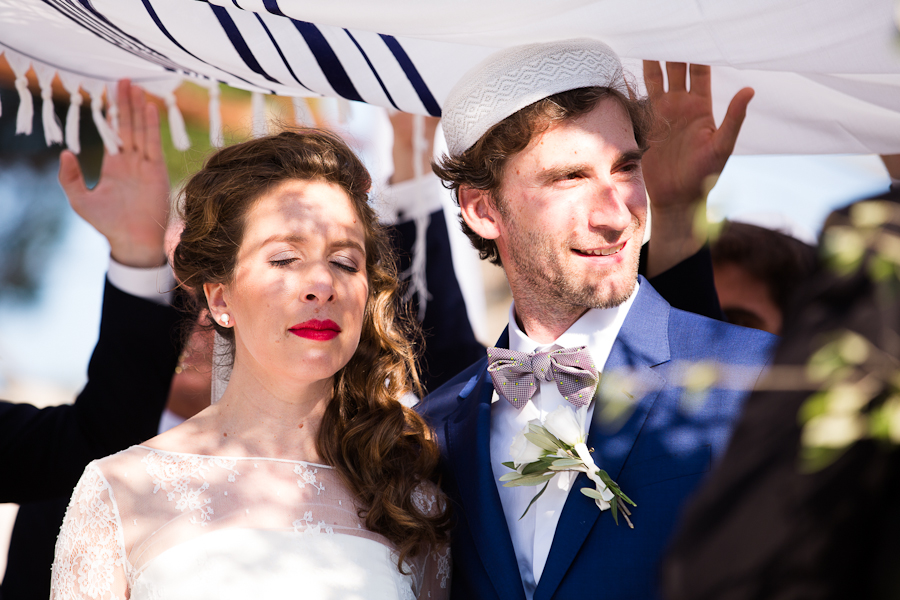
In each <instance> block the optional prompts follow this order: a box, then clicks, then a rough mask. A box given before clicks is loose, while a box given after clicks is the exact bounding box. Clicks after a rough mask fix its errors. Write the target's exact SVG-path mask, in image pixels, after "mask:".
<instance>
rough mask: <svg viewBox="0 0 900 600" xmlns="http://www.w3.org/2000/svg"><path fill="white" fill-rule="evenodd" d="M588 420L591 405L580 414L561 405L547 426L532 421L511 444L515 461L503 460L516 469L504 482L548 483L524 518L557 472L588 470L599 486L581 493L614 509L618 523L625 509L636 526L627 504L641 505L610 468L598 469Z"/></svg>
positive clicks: (614, 515)
mask: <svg viewBox="0 0 900 600" xmlns="http://www.w3.org/2000/svg"><path fill="white" fill-rule="evenodd" d="M586 419H587V406H582V407H581V408H579V409H578V412H577V413H576V412H575V411H573V410H572V408H571V407H569V406H560V407H559V408H557V409H556V410H554V411H553V412H552V413H550V414H549V415H547V418H546V420H545V421H544V424H543V425H542V424H541V423H540V421H538V420H536V419H535V420H533V421H531V422H529V423H528V425H527V427H526V428H525V430H524V431H522V433H520V434H519V435H517V436H516V438H515V439H514V440H513V442H512V444H511V445H510V447H509V451H510V454H511V455H512V460H511V461H509V462H505V463H503V465H504V466H505V467H509V468H510V469H513V472H512V473H507V474H506V475H503V476H502V477H500V481H503V482H504V484H503V485H504V486H506V487H514V486H520V485H540V484H542V483H543V484H544V487H542V488H541V491H539V492H538V493H537V494H536V495H535V496H534V498H532V499H531V502H529V503H528V506H527V507H526V508H525V512H523V513H522V517H524V516H525V514H526V513H528V510H529V509H530V508H531V505H532V504H534V502H535V500H537V499H538V498H540V497H541V494H543V493H544V490H546V489H547V485H548V484H549V482H550V479H552V478H553V476H554V475H556V473H557V472H559V471H580V472H583V473H586V474H587V476H588V477H590V479H591V481H593V482H594V486H595V487H594V488H593V489H592V488H589V487H586V488H581V493H582V494H584V495H585V496H587V497H589V498H593V499H594V502H596V504H597V507H598V508H599V509H600V510H607V509H611V510H612V516H613V520H614V521H615V522H616V525H618V524H619V511H621V512H622V516H623V517H624V518H625V521H626V522H627V523H628V526H629V527H631V528H632V529H634V525H633V524H632V523H631V520H630V519H629V518H628V517H629V516H630V515H631V511H630V510H629V509H628V507H627V504H630V505H632V506H637V504H635V503H634V502H633V501H632V500H631V498H629V497H628V496H626V495H625V494H624V493H623V492H622V490H621V489H619V486H618V485H616V482H615V481H613V480H612V478H611V477H610V476H609V475H608V474H607V473H606V471H604V470H603V469H599V468H597V465H596V464H595V463H594V458H593V457H592V456H591V453H590V451H589V450H588V447H587V445H586V444H585V420H586ZM522 517H519V518H520V519H521V518H522Z"/></svg>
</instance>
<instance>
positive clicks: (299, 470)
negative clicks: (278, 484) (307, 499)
mask: <svg viewBox="0 0 900 600" xmlns="http://www.w3.org/2000/svg"><path fill="white" fill-rule="evenodd" d="M318 472H319V470H318V469H311V468H310V467H309V465H308V464H307V463H304V462H302V463H300V464H298V465H294V473H296V474H297V475H299V476H300V479H298V480H297V485H298V486H300V487H302V488H305V487H306V486H308V485H311V486H312V487H314V488H316V490H318V491H317V492H316V495H317V496H318V495H319V494H321V493H322V492H324V491H325V484H324V483H321V482H319V481H317V480H316V473H318Z"/></svg>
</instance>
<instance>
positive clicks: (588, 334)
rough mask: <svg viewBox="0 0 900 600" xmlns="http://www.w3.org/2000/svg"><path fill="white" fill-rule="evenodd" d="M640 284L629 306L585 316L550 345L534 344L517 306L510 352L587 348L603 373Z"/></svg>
mask: <svg viewBox="0 0 900 600" xmlns="http://www.w3.org/2000/svg"><path fill="white" fill-rule="evenodd" d="M639 285H640V284H639V283H637V282H636V283H635V285H634V290H633V291H632V292H631V295H630V296H629V297H628V299H627V300H625V302H623V303H622V304H620V305H618V306H614V307H613V308H592V309H590V310H588V311H587V312H586V313H584V314H583V315H582V316H581V318H579V319H578V320H577V321H575V322H574V323H572V325H571V327H569V328H568V329H567V330H566V331H565V332H563V334H562V335H560V336H559V337H558V338H556V339H555V340H554V341H553V342H551V343H549V344H539V343H537V342H535V341H534V340H532V339H531V338H530V337H528V335H527V334H526V333H525V332H524V331H522V329H520V328H519V325H518V323H517V322H516V305H515V302H513V304H512V305H510V307H509V349H510V350H515V351H517V352H526V353H531V352H536V351H545V350H550V349H556V348H574V347H578V346H585V347H587V349H588V350H589V351H590V353H591V357H592V358H593V359H594V364H596V365H597V366H598V368H599V369H602V368H603V365H604V364H606V359H607V358H609V353H610V352H611V351H612V346H613V343H614V342H615V341H616V336H618V335H619V330H620V329H621V328H622V323H623V322H624V321H625V317H626V316H627V315H628V311H629V310H630V309H631V305H632V304H634V298H635V296H637V293H638V287H639Z"/></svg>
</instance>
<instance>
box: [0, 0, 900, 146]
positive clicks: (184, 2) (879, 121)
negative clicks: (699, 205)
mask: <svg viewBox="0 0 900 600" xmlns="http://www.w3.org/2000/svg"><path fill="white" fill-rule="evenodd" d="M898 21H900V2H897V1H896V0H815V1H810V0H629V1H628V2H622V1H617V0H543V1H541V2H536V1H534V0H488V1H486V0H454V1H453V2H436V1H434V0H422V1H420V2H409V1H408V0H377V1H373V0H329V1H328V2H310V1H309V0H206V1H204V0H0V49H2V50H3V51H4V53H5V56H6V58H7V60H8V61H9V62H10V64H11V65H12V67H13V69H14V70H15V71H16V73H17V75H24V72H25V71H27V69H28V67H29V66H30V65H33V66H34V67H35V69H36V71H37V73H38V76H39V79H41V81H42V84H43V82H44V81H47V82H48V83H47V84H46V86H45V85H42V88H44V87H48V86H49V80H50V79H52V75H53V73H54V72H57V73H59V74H60V75H61V77H62V78H63V82H64V84H65V85H66V88H67V89H68V90H70V91H72V92H74V91H76V90H77V88H78V86H80V87H81V88H82V89H84V90H85V91H88V92H89V93H90V94H91V96H92V97H93V98H95V99H99V97H100V92H101V91H102V88H103V85H104V84H108V83H109V82H112V81H115V80H116V79H119V78H121V77H130V78H131V79H132V80H134V81H136V82H138V83H140V84H142V85H144V86H145V87H147V88H148V89H149V90H150V91H152V92H155V93H158V94H160V95H162V96H163V97H164V98H167V100H168V102H169V117H170V120H174V121H175V127H173V131H174V132H175V134H176V136H177V137H178V138H179V139H176V143H177V145H181V146H183V145H184V144H185V143H186V136H182V134H181V133H180V131H179V127H178V120H179V119H180V115H179V114H178V111H177V107H176V106H175V105H174V97H173V96H172V95H171V92H172V90H173V89H174V88H175V86H177V85H178V84H179V83H180V82H181V81H182V80H183V79H190V80H193V81H196V82H198V83H201V84H204V85H209V86H212V85H213V84H215V83H216V82H222V83H226V84H228V85H231V86H234V87H238V88H243V89H247V90H251V91H256V92H262V93H272V94H279V95H289V96H315V95H323V96H335V97H341V98H345V99H348V100H357V101H363V102H368V103H371V104H375V105H379V106H384V107H392V108H396V109H399V110H403V111H407V112H412V113H418V114H431V115H439V114H440V106H441V102H442V101H443V99H444V98H445V96H446V95H447V93H448V92H449V90H450V88H451V87H452V86H453V85H454V83H456V81H457V80H458V79H459V77H460V76H461V75H462V74H464V73H465V72H466V71H467V70H468V69H469V68H471V67H472V66H473V65H475V64H476V63H477V62H479V61H480V60H482V59H483V58H485V57H486V56H488V55H489V54H491V53H492V52H494V51H496V50H497V49H498V48H500V47H506V46H510V45H516V44H522V43H530V42H535V41H546V40H552V39H566V38H574V37H594V38H597V39H601V40H603V41H605V42H606V43H608V44H610V45H611V46H612V47H613V48H614V49H615V50H616V51H617V52H619V53H620V55H622V57H623V58H624V59H625V60H626V65H627V66H628V67H629V69H630V70H631V72H632V73H633V74H634V76H635V79H636V80H637V81H639V80H640V72H641V64H640V59H653V60H667V61H682V62H692V63H700V64H709V65H712V66H713V94H714V111H715V113H716V115H717V118H719V119H721V118H722V116H723V115H724V113H725V109H726V107H727V105H728V101H729V100H730V99H731V96H732V95H733V94H734V92H736V91H737V90H738V89H740V88H742V87H744V86H752V87H754V88H755V89H756V97H755V98H754V100H753V101H752V102H751V104H750V109H749V113H748V116H747V120H746V122H745V125H744V129H743V131H742V133H741V136H740V139H739V140H738V146H737V149H736V151H737V152H738V153H743V154H785V153H799V154H817V153H898V152H900V33H898ZM19 81H20V82H21V81H24V79H23V78H21V77H20V79H19ZM17 87H18V89H19V91H20V94H21V96H22V99H23V103H22V104H21V106H20V108H19V113H18V118H19V121H18V124H19V129H20V130H21V131H25V130H30V120H31V118H32V114H31V113H29V110H30V106H31V98H30V96H29V95H28V92H27V90H23V87H24V86H23V85H21V83H20V84H19V85H17ZM211 100H212V101H213V104H212V106H213V109H214V110H215V103H214V100H215V98H214V97H213V96H211ZM98 102H99V101H98ZM95 108H96V110H95V119H94V120H95V122H98V121H100V118H99V117H100V113H99V111H100V106H99V103H98V104H96V105H95ZM70 114H72V113H71V112H70ZM43 118H44V123H45V128H44V129H45V135H46V136H47V139H48V143H49V142H51V141H54V140H61V139H62V130H61V129H60V130H57V129H55V128H54V124H53V121H54V117H53V115H52V112H50V111H45V112H44V115H43ZM57 127H58V126H57ZM48 129H49V130H50V131H49V132H48ZM70 129H72V126H71V125H70V124H67V131H66V141H67V142H68V144H69V146H70V147H71V146H73V144H74V145H76V146H77V139H75V138H76V135H75V133H74V131H73V132H70V131H68V130H70ZM75 130H77V127H75ZM101 134H103V135H104V139H105V140H106V141H107V142H108V144H109V143H112V141H113V140H114V139H115V138H114V134H113V133H112V132H111V131H106V132H104V131H101ZM51 137H52V138H54V139H51Z"/></svg>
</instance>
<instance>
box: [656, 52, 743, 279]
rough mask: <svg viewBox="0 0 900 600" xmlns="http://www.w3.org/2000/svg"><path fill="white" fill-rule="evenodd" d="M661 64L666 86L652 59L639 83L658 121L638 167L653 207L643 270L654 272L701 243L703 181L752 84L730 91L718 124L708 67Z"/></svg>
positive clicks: (727, 148) (727, 145)
mask: <svg viewBox="0 0 900 600" xmlns="http://www.w3.org/2000/svg"><path fill="white" fill-rule="evenodd" d="M687 70H688V66H687V65H686V64H685V63H666V73H667V75H668V79H669V89H668V91H666V90H665V89H664V88H663V75H662V68H661V67H660V64H659V63H658V62H656V61H644V83H645V84H646V86H647V93H648V95H649V97H650V101H651V103H652V104H653V107H654V109H655V110H656V113H657V115H658V116H659V117H660V119H661V120H662V121H663V123H664V125H665V126H664V127H660V128H658V131H657V132H656V134H655V136H654V137H655V140H654V142H653V143H652V144H651V146H650V149H649V150H648V151H647V152H646V153H645V154H644V159H643V172H644V181H645V182H646V185H647V193H648V194H649V196H650V203H651V207H652V209H653V226H652V237H651V239H653V240H654V242H655V244H654V242H651V244H650V252H649V257H648V261H649V264H648V274H649V275H650V276H653V275H657V274H659V273H661V272H662V271H664V270H666V269H668V268H670V267H672V266H674V265H675V264H677V263H678V262H680V261H681V260H683V259H685V258H687V257H689V256H690V255H691V254H693V253H695V252H696V251H697V250H699V249H700V247H701V246H702V245H703V243H704V242H705V239H704V238H702V237H699V238H698V237H697V236H695V235H694V231H693V224H694V217H695V215H696V214H697V211H698V210H704V209H705V200H706V198H705V194H704V182H705V181H706V179H707V177H709V176H710V175H718V174H719V173H721V172H722V169H723V168H724V167H725V162H726V161H727V160H728V157H729V156H731V153H732V151H733V150H734V144H735V142H736V141H737V136H738V133H740V130H741V125H742V124H743V122H744V117H745V116H746V114H747V105H748V104H749V102H750V100H751V99H752V98H753V89H752V88H744V89H742V90H740V91H739V92H738V93H737V94H735V96H734V98H732V100H731V103H730V104H729V105H728V110H727V112H726V114H725V118H724V119H723V120H722V124H721V125H720V126H719V127H716V122H715V119H714V118H713V112H712V94H711V91H710V69H709V67H707V66H704V65H690V73H691V83H690V90H689V89H688V87H687Z"/></svg>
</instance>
